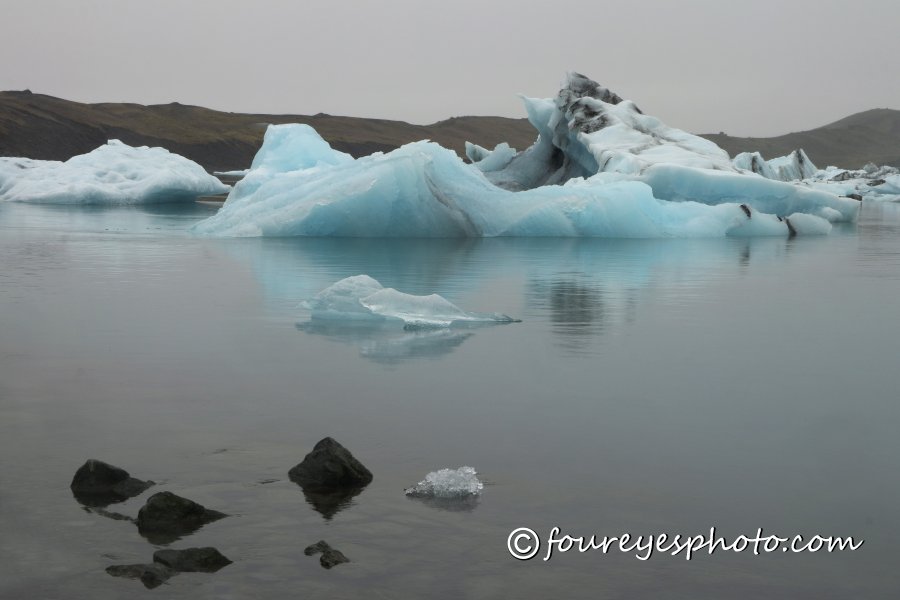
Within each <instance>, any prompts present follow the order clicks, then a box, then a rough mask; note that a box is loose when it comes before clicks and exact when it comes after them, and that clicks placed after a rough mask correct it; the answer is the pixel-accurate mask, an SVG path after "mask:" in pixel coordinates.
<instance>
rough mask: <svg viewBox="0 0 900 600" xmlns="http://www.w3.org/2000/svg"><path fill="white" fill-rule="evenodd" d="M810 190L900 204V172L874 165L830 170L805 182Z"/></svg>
mask: <svg viewBox="0 0 900 600" xmlns="http://www.w3.org/2000/svg"><path fill="white" fill-rule="evenodd" d="M803 183H804V184H806V185H809V186H810V187H813V188H816V189H822V190H832V191H834V192H835V193H839V194H842V195H844V196H848V197H853V198H857V199H858V200H875V201H887V202H900V169H898V168H897V167H890V166H877V165H875V164H873V163H869V164H867V165H865V166H864V167H863V168H862V169H857V170H848V169H839V168H838V167H831V166H830V167H828V168H826V169H822V170H819V171H817V172H816V173H815V174H814V175H812V176H811V177H810V178H808V179H805V180H804V181H803Z"/></svg>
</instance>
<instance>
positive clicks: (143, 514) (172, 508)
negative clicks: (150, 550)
mask: <svg viewBox="0 0 900 600" xmlns="http://www.w3.org/2000/svg"><path fill="white" fill-rule="evenodd" d="M227 516H228V515H226V514H225V513H221V512H219V511H217V510H210V509H208V508H206V507H205V506H202V505H200V504H197V503H196V502H194V501H192V500H188V499H187V498H182V497H181V496H177V495H175V494H173V493H172V492H159V493H157V494H153V495H152V496H150V498H148V499H147V503H146V504H144V506H142V507H141V510H140V511H138V517H137V525H138V531H140V533H141V535H144V536H147V537H153V538H154V539H156V540H158V542H159V543H167V542H166V541H165V540H167V539H168V540H170V541H174V539H177V537H179V536H181V535H187V534H189V533H193V532H194V531H196V530H197V529H200V528H201V527H203V526H204V525H206V524H207V523H212V522H213V521H218V520H219V519H222V518H225V517H227Z"/></svg>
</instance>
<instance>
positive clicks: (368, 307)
mask: <svg viewBox="0 0 900 600" xmlns="http://www.w3.org/2000/svg"><path fill="white" fill-rule="evenodd" d="M303 306H304V307H306V308H308V309H309V310H311V311H312V318H313V319H339V320H354V321H360V320H364V321H402V322H403V323H404V325H405V326H407V327H413V328H415V327H449V326H451V325H454V324H464V323H512V322H515V321H516V319H513V318H512V317H508V316H506V315H502V314H499V313H476V312H467V311H464V310H462V309H461V308H459V307H458V306H456V305H455V304H453V303H452V302H450V301H449V300H447V299H446V298H444V297H442V296H439V295H438V294H430V295H428V296H416V295H413V294H404V293H403V292H398V291H397V290H395V289H394V288H386V287H384V286H382V285H381V284H380V283H379V282H378V281H376V280H375V279H373V278H371V277H369V276H368V275H355V276H353V277H347V278H346V279H342V280H340V281H338V282H337V283H335V284H333V285H331V286H329V287H327V288H325V289H324V290H322V291H321V292H319V293H318V294H317V295H316V297H315V298H313V299H312V300H309V301H307V302H304V303H303Z"/></svg>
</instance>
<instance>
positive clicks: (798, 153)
mask: <svg viewBox="0 0 900 600" xmlns="http://www.w3.org/2000/svg"><path fill="white" fill-rule="evenodd" d="M732 163H733V164H734V166H735V167H737V168H738V169H743V170H745V171H752V172H753V173H756V174H758V175H762V176H763V177H765V178H766V179H777V180H778V181H800V180H801V179H807V178H809V177H812V176H813V175H815V174H816V172H817V171H818V169H817V168H816V165H814V164H813V162H812V161H811V160H810V159H809V157H808V156H807V155H806V152H804V151H803V149H802V148H800V149H798V150H794V151H793V152H791V153H790V154H788V155H787V156H779V157H778V158H773V159H772V160H768V161H767V160H765V159H764V158H763V157H762V155H761V154H760V153H759V152H741V153H740V154H738V155H737V156H735V157H734V160H733V161H732Z"/></svg>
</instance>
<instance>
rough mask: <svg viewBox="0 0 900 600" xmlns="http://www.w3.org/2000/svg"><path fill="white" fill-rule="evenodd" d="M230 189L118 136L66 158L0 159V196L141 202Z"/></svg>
mask: <svg viewBox="0 0 900 600" xmlns="http://www.w3.org/2000/svg"><path fill="white" fill-rule="evenodd" d="M229 189H230V188H229V186H227V185H225V184H223V183H222V182H221V181H219V180H218V179H216V178H215V177H213V176H212V175H209V174H208V173H207V172H206V171H205V170H204V169H203V167H201V166H200V165H198V164H197V163H195V162H193V161H191V160H188V159H187V158H185V157H183V156H180V155H178V154H173V153H171V152H169V151H168V150H166V149H165V148H148V147H146V146H141V147H139V148H134V147H132V146H128V145H127V144H123V143H122V142H120V141H119V140H110V141H109V142H108V143H107V144H106V145H105V146H100V147H99V148H97V149H95V150H92V151H91V152H89V153H87V154H82V155H79V156H73V157H72V158H70V159H69V160H67V161H65V162H60V161H55V160H31V159H27V158H0V200H8V201H18V202H40V203H46V204H143V203H153V202H173V201H183V200H193V199H194V198H196V197H197V196H200V195H204V194H222V193H225V192H227V191H228V190H229Z"/></svg>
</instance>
